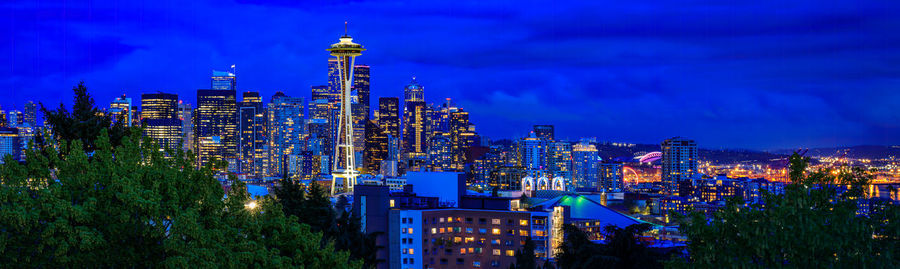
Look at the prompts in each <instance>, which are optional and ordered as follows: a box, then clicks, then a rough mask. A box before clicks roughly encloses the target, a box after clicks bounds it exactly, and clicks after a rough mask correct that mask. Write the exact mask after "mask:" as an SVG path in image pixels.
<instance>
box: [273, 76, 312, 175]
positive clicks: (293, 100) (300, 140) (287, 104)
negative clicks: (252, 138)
mask: <svg viewBox="0 0 900 269" xmlns="http://www.w3.org/2000/svg"><path fill="white" fill-rule="evenodd" d="M304 104H305V101H304V100H303V97H288V96H286V95H284V93H281V92H278V93H276V94H275V95H274V96H272V100H271V101H270V102H269V107H268V121H269V151H270V154H269V155H270V156H269V169H270V171H269V174H272V175H277V176H282V177H289V176H292V175H291V174H290V173H288V171H287V168H288V167H287V166H286V165H287V162H288V161H289V160H290V158H291V157H290V156H291V155H298V154H300V152H301V151H304V150H306V149H305V143H306V130H305V128H306V124H305V122H304V120H303V119H304V117H303V112H304V108H303V105H304ZM295 158H296V157H295Z"/></svg>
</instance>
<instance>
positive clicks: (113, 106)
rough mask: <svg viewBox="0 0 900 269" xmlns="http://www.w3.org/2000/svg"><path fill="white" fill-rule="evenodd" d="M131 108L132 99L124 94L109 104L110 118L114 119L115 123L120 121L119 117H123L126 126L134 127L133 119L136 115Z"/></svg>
mask: <svg viewBox="0 0 900 269" xmlns="http://www.w3.org/2000/svg"><path fill="white" fill-rule="evenodd" d="M131 107H132V106H131V98H128V97H125V95H124V94H123V95H122V97H117V98H116V99H115V100H113V101H112V102H110V103H109V110H108V111H109V116H110V117H111V118H112V120H113V122H117V121H119V117H122V121H123V123H124V125H125V126H132V123H134V118H132V116H133V114H134V113H133V112H132V109H131Z"/></svg>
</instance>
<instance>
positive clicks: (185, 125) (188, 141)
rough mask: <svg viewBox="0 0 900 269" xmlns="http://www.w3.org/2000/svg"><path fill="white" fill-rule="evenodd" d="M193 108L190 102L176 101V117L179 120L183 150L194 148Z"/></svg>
mask: <svg viewBox="0 0 900 269" xmlns="http://www.w3.org/2000/svg"><path fill="white" fill-rule="evenodd" d="M193 113H194V108H193V107H191V104H187V103H184V102H182V101H181V100H179V101H178V118H179V119H180V120H181V139H182V140H181V141H182V143H183V144H182V149H184V151H188V150H195V149H194V120H193Z"/></svg>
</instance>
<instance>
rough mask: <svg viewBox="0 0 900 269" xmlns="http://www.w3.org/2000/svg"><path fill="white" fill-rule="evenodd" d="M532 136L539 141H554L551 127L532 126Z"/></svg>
mask: <svg viewBox="0 0 900 269" xmlns="http://www.w3.org/2000/svg"><path fill="white" fill-rule="evenodd" d="M534 135H535V136H537V137H538V138H540V139H544V140H547V141H553V139H555V138H554V137H553V136H554V133H553V125H535V126H534Z"/></svg>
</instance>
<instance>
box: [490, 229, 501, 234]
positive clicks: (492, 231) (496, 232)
mask: <svg viewBox="0 0 900 269" xmlns="http://www.w3.org/2000/svg"><path fill="white" fill-rule="evenodd" d="M491 234H500V229H497V228H494V229H491Z"/></svg>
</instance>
